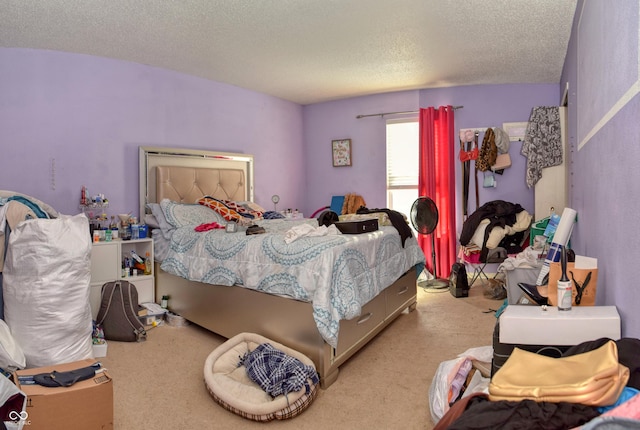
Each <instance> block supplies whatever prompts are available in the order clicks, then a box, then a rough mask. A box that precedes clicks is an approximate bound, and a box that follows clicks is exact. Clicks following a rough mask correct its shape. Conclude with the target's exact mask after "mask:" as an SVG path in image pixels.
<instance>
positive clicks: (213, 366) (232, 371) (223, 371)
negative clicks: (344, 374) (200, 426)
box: [204, 333, 318, 421]
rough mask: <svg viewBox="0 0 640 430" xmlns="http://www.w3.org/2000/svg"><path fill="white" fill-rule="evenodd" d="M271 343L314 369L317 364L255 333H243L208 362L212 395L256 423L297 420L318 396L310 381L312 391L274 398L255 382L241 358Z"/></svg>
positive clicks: (206, 371)
mask: <svg viewBox="0 0 640 430" xmlns="http://www.w3.org/2000/svg"><path fill="white" fill-rule="evenodd" d="M264 343H269V344H271V345H272V346H273V347H274V348H276V349H278V350H280V351H282V352H284V353H285V354H287V355H290V356H292V357H295V358H297V359H298V360H300V361H301V362H302V363H303V364H305V365H309V366H312V367H313V369H315V365H314V364H313V361H311V359H309V357H307V356H305V355H304V354H301V353H299V352H298V351H295V350H293V349H291V348H288V347H286V346H284V345H282V344H279V343H277V342H274V341H272V340H269V339H267V338H265V337H262V336H260V335H257V334H255V333H240V334H238V335H236V336H234V337H232V338H231V339H229V340H227V341H226V342H224V343H223V344H222V345H220V346H219V347H217V348H216V349H214V350H213V352H212V353H211V354H209V356H208V357H207V359H206V360H205V363H204V382H205V385H206V386H207V389H208V390H209V393H210V394H211V396H212V397H213V398H214V400H215V401H216V402H218V403H219V404H220V405H221V406H222V407H224V408H225V409H227V410H228V411H231V412H233V413H235V414H237V415H240V416H242V417H244V418H247V419H250V420H254V421H272V420H284V419H287V418H293V417H295V416H296V415H298V414H300V413H301V412H302V411H304V410H305V409H306V408H307V407H308V406H309V405H310V404H311V402H312V401H313V399H314V398H315V397H316V395H317V392H318V384H317V383H314V382H313V381H312V380H311V379H308V380H307V382H308V384H309V387H310V389H309V392H307V390H306V388H305V387H303V388H302V389H301V390H300V391H296V392H290V393H289V394H288V395H286V396H285V395H280V396H277V397H275V398H272V397H271V396H270V395H269V394H268V393H267V392H266V391H264V390H263V389H262V388H261V387H260V385H258V384H257V383H255V382H254V381H252V380H251V379H250V378H249V376H248V375H247V371H246V368H245V367H244V366H238V363H239V362H240V359H241V358H242V357H243V356H244V355H245V354H246V353H248V352H251V351H253V350H254V349H256V348H257V347H258V346H259V345H261V344H264Z"/></svg>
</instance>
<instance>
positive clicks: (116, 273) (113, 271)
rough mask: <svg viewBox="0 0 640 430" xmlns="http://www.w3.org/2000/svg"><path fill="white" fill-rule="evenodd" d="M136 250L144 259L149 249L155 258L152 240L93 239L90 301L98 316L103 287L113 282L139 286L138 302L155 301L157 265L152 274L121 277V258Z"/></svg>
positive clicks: (137, 288)
mask: <svg viewBox="0 0 640 430" xmlns="http://www.w3.org/2000/svg"><path fill="white" fill-rule="evenodd" d="M132 250H133V251H135V253H136V254H138V255H139V256H140V257H141V258H146V254H147V252H148V253H149V257H150V258H151V261H153V258H154V257H153V239H151V238H142V239H134V240H121V239H116V240H113V241H111V242H94V243H93V246H92V250H91V293H90V298H89V300H90V303H91V311H92V315H93V317H94V318H95V317H96V315H97V312H98V310H99V308H100V300H101V291H102V286H103V285H104V284H105V283H107V282H111V281H128V282H130V283H132V284H133V285H135V286H136V290H137V291H138V302H139V303H145V302H155V279H154V272H153V270H154V267H153V264H152V265H151V274H150V275H137V276H126V277H123V276H122V260H123V258H124V257H129V256H131V251H132Z"/></svg>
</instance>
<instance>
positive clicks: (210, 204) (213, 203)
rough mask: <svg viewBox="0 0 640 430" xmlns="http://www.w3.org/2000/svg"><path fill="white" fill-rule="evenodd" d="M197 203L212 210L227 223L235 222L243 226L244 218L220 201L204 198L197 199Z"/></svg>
mask: <svg viewBox="0 0 640 430" xmlns="http://www.w3.org/2000/svg"><path fill="white" fill-rule="evenodd" d="M198 203H199V204H200V205H202V206H203V207H207V208H210V209H213V211H214V212H216V213H218V214H219V215H221V216H222V217H223V218H224V219H225V220H227V221H235V222H237V223H239V224H244V220H246V218H245V217H243V216H242V215H240V214H239V213H238V212H237V211H235V210H234V209H231V208H230V207H228V206H227V205H226V204H224V203H223V202H222V201H220V200H217V199H214V198H213V197H209V196H204V197H202V198H201V199H198Z"/></svg>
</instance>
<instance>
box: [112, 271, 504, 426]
mask: <svg viewBox="0 0 640 430" xmlns="http://www.w3.org/2000/svg"><path fill="white" fill-rule="evenodd" d="M476 284H479V283H478V282H476ZM501 304H502V301H501V300H492V299H487V298H485V297H484V295H483V287H482V286H481V285H480V286H474V287H473V288H472V289H471V291H470V295H469V297H468V298H457V299H456V298H454V297H453V296H451V294H449V292H448V291H447V290H442V291H440V292H426V291H424V290H423V289H421V288H418V306H417V308H416V310H415V311H414V312H410V313H406V312H405V313H404V314H402V315H401V316H400V317H399V318H398V319H397V320H396V321H395V322H394V323H392V324H391V325H390V326H389V327H387V328H386V329H385V330H384V331H383V332H382V333H381V334H380V335H379V336H377V337H376V338H375V339H374V340H373V341H372V342H370V343H369V345H367V346H366V347H365V348H364V349H363V350H362V351H360V352H359V353H358V354H356V355H355V356H353V357H352V358H351V359H350V360H349V361H348V362H347V363H345V364H344V365H343V366H342V367H341V369H340V374H339V376H338V380H337V381H336V382H335V383H334V384H333V385H331V386H330V387H329V388H328V389H326V390H320V392H319V394H318V397H317V398H316V399H315V401H314V402H313V403H312V404H311V406H310V407H309V408H308V409H307V410H306V411H304V412H303V413H302V414H301V415H299V416H298V417H295V418H293V419H290V420H286V421H272V422H270V423H267V424H264V423H256V422H252V421H249V420H246V419H243V418H241V417H239V416H236V415H234V414H232V413H230V412H227V411H226V410H224V409H223V408H222V407H220V406H219V405H218V404H217V403H215V402H214V400H213V399H212V398H211V396H210V395H209V393H208V392H207V389H206V387H205V385H204V382H203V366H204V361H205V359H206V357H207V356H208V355H209V353H210V352H211V351H213V349H214V348H216V347H217V346H218V345H220V344H221V343H222V342H224V341H225V339H224V338H222V337H220V336H217V335H215V334H212V333H210V332H208V331H206V330H204V329H202V328H200V327H198V326H195V325H189V326H186V327H170V326H167V325H165V326H160V327H156V328H154V329H151V330H150V331H149V335H148V339H147V341H146V342H143V343H127V342H109V346H108V355H107V357H105V358H102V359H101V361H102V363H103V364H104V365H105V367H106V368H107V369H108V371H109V372H110V374H111V375H112V377H113V379H114V403H115V405H114V413H115V418H114V420H115V422H114V424H115V429H116V430H128V429H143V428H144V429H153V430H169V429H178V430H181V429H195V428H197V429H214V428H215V429H238V428H242V429H253V428H255V429H258V428H261V429H264V428H266V427H270V428H274V427H277V428H278V429H285V430H286V429H294V428H295V429H298V428H305V429H327V428H335V429H350V430H354V429H393V428H403V429H427V430H428V429H431V428H432V427H433V423H432V422H431V418H430V412H429V395H428V393H429V387H430V385H431V381H432V379H433V375H434V374H435V371H436V368H437V367H438V365H439V364H440V363H441V362H442V361H445V360H450V359H452V358H455V357H456V356H457V355H458V354H460V353H462V352H464V351H465V350H467V349H468V348H471V347H477V346H486V345H491V342H492V333H493V328H494V325H495V321H496V319H495V315H494V313H493V312H488V313H485V312H486V311H489V310H490V309H493V310H495V309H498V308H499V307H500V305H501Z"/></svg>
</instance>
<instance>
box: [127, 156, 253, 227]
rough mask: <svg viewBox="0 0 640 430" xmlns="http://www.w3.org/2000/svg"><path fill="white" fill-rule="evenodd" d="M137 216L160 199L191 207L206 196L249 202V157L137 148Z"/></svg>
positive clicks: (251, 182)
mask: <svg viewBox="0 0 640 430" xmlns="http://www.w3.org/2000/svg"><path fill="white" fill-rule="evenodd" d="M139 155H140V215H141V216H143V214H144V213H146V212H147V213H148V210H147V209H146V204H147V203H158V202H160V201H161V200H162V199H165V198H168V199H170V200H173V201H176V202H181V203H194V202H195V201H196V200H197V199H199V198H200V197H202V196H205V195H208V196H212V197H215V198H219V199H224V200H235V201H253V156H251V155H247V154H233V153H222V152H211V151H198V150H186V149H170V148H155V147H145V146H141V147H140V153H139Z"/></svg>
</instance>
